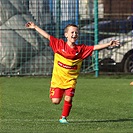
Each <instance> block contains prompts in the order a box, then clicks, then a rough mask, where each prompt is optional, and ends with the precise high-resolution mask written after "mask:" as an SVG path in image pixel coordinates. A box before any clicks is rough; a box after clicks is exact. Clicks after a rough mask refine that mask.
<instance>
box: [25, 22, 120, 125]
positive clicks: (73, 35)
mask: <svg viewBox="0 0 133 133" xmlns="http://www.w3.org/2000/svg"><path fill="white" fill-rule="evenodd" d="M26 27H27V28H32V29H35V30H36V31H37V32H39V33H40V34H41V35H42V36H43V37H45V38H46V39H48V40H49V41H50V44H49V45H50V47H51V48H52V50H53V51H54V67H53V74H52V79H51V86H50V98H51V101H52V103H54V104H59V103H60V102H61V100H62V98H63V96H64V105H63V109H62V115H61V117H60V119H59V122H60V123H68V121H67V119H66V118H67V116H69V113H70V110H71V107H72V98H73V96H74V93H75V87H76V81H77V78H78V75H79V72H80V68H81V64H82V61H83V60H84V59H85V58H86V57H88V56H91V55H92V52H93V51H94V50H99V49H103V48H106V47H109V46H116V45H119V41H116V40H114V41H110V42H109V43H106V44H100V45H95V46H87V45H84V44H80V45H76V44H75V42H76V40H77V39H78V34H79V30H78V26H76V25H74V24H69V25H67V26H66V27H65V29H64V35H65V37H66V38H67V42H64V41H63V40H62V39H57V38H55V37H53V36H51V35H49V34H48V33H47V32H46V31H44V30H42V29H41V28H39V27H38V26H37V25H36V24H34V23H33V22H28V23H27V24H26Z"/></svg>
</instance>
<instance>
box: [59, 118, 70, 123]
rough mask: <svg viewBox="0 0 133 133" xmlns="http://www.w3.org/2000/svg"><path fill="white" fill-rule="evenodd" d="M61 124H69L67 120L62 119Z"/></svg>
mask: <svg viewBox="0 0 133 133" xmlns="http://www.w3.org/2000/svg"><path fill="white" fill-rule="evenodd" d="M59 122H60V123H62V124H67V123H68V122H67V119H66V118H60V119H59Z"/></svg>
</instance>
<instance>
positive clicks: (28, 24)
mask: <svg viewBox="0 0 133 133" xmlns="http://www.w3.org/2000/svg"><path fill="white" fill-rule="evenodd" d="M25 27H26V28H31V29H34V28H35V27H36V25H35V24H34V23H33V22H28V23H26V24H25Z"/></svg>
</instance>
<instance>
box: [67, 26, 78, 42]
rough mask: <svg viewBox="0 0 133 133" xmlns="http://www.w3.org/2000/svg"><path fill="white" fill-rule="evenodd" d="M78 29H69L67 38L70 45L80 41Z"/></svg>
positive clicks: (71, 27)
mask: <svg viewBox="0 0 133 133" xmlns="http://www.w3.org/2000/svg"><path fill="white" fill-rule="evenodd" d="M78 34H79V31H78V28H77V27H73V26H70V27H68V31H67V32H66V33H65V37H66V38H67V41H68V42H70V43H75V42H76V40H77V39H78Z"/></svg>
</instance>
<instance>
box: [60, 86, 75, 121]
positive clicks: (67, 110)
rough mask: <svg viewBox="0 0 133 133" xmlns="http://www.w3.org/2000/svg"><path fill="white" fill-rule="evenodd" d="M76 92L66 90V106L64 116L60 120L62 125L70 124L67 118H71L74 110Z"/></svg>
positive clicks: (64, 106)
mask: <svg viewBox="0 0 133 133" xmlns="http://www.w3.org/2000/svg"><path fill="white" fill-rule="evenodd" d="M74 92H75V90H74V89H72V88H70V89H67V90H65V97H64V105H63V110H62V116H61V118H60V120H59V121H60V123H68V122H67V120H66V117H67V116H69V113H70V111H71V108H72V98H73V96H74Z"/></svg>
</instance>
